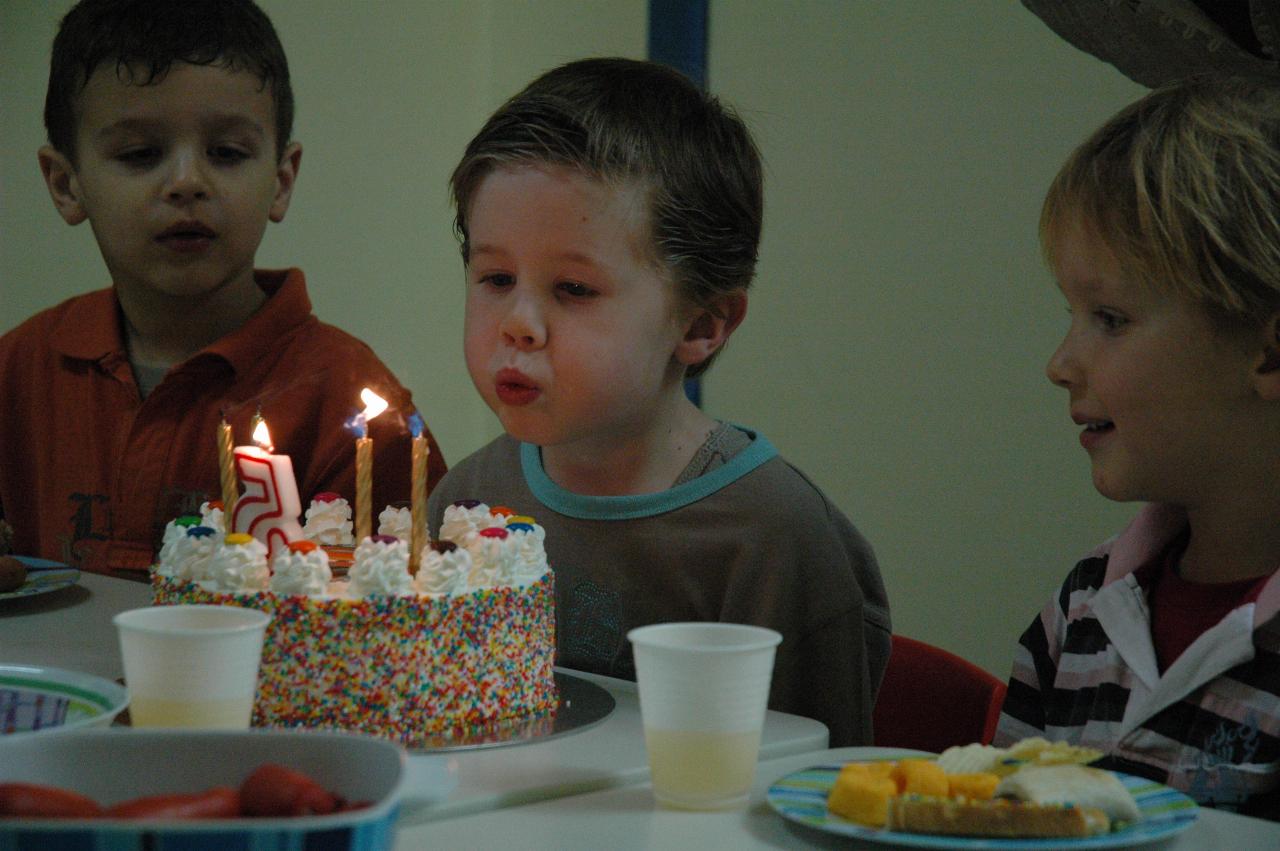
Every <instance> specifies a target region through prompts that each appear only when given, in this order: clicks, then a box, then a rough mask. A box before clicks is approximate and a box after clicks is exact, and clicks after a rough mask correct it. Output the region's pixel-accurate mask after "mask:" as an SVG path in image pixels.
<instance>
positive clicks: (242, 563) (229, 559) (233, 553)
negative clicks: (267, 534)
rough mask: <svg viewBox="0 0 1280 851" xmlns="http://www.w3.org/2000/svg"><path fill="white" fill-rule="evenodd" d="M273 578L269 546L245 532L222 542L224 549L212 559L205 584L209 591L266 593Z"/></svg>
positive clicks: (228, 536)
mask: <svg viewBox="0 0 1280 851" xmlns="http://www.w3.org/2000/svg"><path fill="white" fill-rule="evenodd" d="M270 577H271V571H270V570H269V569H268V568H267V546H266V544H264V543H262V542H261V541H259V540H258V539H257V538H254V537H251V536H249V535H246V534H244V533H242V532H233V533H232V534H230V535H227V536H226V538H224V539H223V542H222V549H220V550H218V551H217V552H216V553H215V554H214V556H213V558H211V559H210V560H209V570H208V577H207V579H206V582H205V585H206V589H207V590H210V591H222V592H227V593H232V594H239V593H247V592H254V591H265V590H267V582H268V580H269V579H270Z"/></svg>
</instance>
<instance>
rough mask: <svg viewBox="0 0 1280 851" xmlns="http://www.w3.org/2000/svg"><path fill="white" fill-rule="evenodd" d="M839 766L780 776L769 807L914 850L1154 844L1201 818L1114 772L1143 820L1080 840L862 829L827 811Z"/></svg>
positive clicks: (1150, 784)
mask: <svg viewBox="0 0 1280 851" xmlns="http://www.w3.org/2000/svg"><path fill="white" fill-rule="evenodd" d="M843 767H844V766H843V764H835V765H815V766H812V767H810V768H806V769H804V770H803V771H796V772H793V773H791V774H788V775H787V776H786V777H783V778H781V779H780V780H778V781H777V782H776V783H774V784H773V785H772V786H770V787H769V793H768V800H769V805H770V806H772V807H773V808H774V810H776V811H777V812H778V813H779V814H780V815H781V816H782V817H783V818H785V819H788V820H790V821H793V822H797V823H799V824H803V825H807V826H808V827H812V828H815V829H817V830H821V831H825V832H827V833H834V834H838V835H840V836H853V837H856V838H858V839H863V840H867V841H869V842H883V843H888V844H893V845H898V846H907V847H915V848H949V849H963V851H977V849H1000V851H1014V849H1051V848H1069V849H1076V848H1127V847H1130V846H1133V845H1140V844H1145V843H1148V842H1154V841H1156V840H1158V839H1164V838H1165V837H1168V836H1173V835H1174V834H1175V833H1181V832H1182V831H1184V830H1186V829H1187V828H1188V827H1190V826H1191V825H1192V824H1193V823H1194V822H1195V820H1196V818H1197V817H1198V816H1199V812H1200V810H1199V807H1197V806H1196V802H1195V801H1193V800H1191V799H1190V798H1188V797H1187V796H1186V795H1184V794H1182V793H1181V792H1179V791H1177V790H1176V789H1170V788H1169V787H1168V786H1165V785H1163V784H1161V783H1156V782H1155V781H1154V780H1147V779H1146V778H1144V777H1135V776H1133V775H1131V774H1120V773H1118V772H1117V773H1116V777H1118V778H1120V781H1121V782H1122V783H1124V785H1125V786H1126V787H1127V788H1128V789H1129V792H1130V793H1131V794H1132V795H1133V799H1134V801H1136V802H1137V804H1138V809H1139V811H1141V813H1142V821H1140V822H1136V823H1134V824H1129V825H1126V826H1125V827H1123V828H1121V829H1119V830H1114V831H1112V832H1111V833H1106V834H1102V835H1100V836H1088V837H1081V838H1078V839H1063V838H1053V839H1021V838H996V837H973V836H943V835H941V834H935V833H904V832H902V831H895V830H885V829H883V828H875V827H866V826H865V825H861V824H858V823H856V822H852V821H849V820H848V819H844V818H841V817H840V816H838V815H835V814H834V813H831V812H829V811H828V810H827V795H828V793H830V792H831V787H832V786H833V785H834V784H835V780H836V775H837V774H839V773H840V769H841V768H843Z"/></svg>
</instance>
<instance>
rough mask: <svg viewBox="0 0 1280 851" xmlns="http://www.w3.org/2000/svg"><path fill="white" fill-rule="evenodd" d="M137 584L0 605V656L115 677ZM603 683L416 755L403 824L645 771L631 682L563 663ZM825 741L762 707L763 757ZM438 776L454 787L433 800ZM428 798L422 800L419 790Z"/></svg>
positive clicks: (632, 780)
mask: <svg viewBox="0 0 1280 851" xmlns="http://www.w3.org/2000/svg"><path fill="white" fill-rule="evenodd" d="M150 602H151V589H150V587H149V586H147V585H144V584H142V583H136V582H130V581H128V580H124V579H111V578H107V577H102V576H97V575H93V574H82V575H81V581H80V585H79V586H77V587H75V588H70V589H66V590H64V591H59V592H57V593H55V594H48V595H42V596H38V597H31V598H28V599H25V600H15V601H11V602H9V603H8V604H6V605H5V606H0V662H20V663H26V664H35V665H49V666H53V667H60V668H70V669H72V670H77V671H84V672H86V673H91V674H96V675H98V676H101V677H107V678H110V679H115V678H117V677H120V676H122V674H123V668H122V666H121V662H120V651H119V646H118V644H117V638H116V631H115V627H114V626H113V625H112V623H111V618H112V616H113V615H115V614H116V613H117V612H121V611H125V610H126V609H131V608H136V607H139V606H146V605H149V604H150ZM566 673H571V674H573V675H574V676H578V677H582V678H584V679H588V680H591V681H592V682H596V683H598V684H600V685H602V686H603V687H604V688H605V689H606V690H607V691H608V692H609V693H610V694H611V695H612V696H613V699H614V701H615V702H616V706H615V708H614V710H613V712H612V713H611V714H610V715H609V717H608V718H606V719H605V720H604V721H602V722H600V723H599V724H596V725H595V726H593V727H590V728H589V729H585V730H583V731H581V732H576V733H571V734H568V735H564V736H559V737H555V738H552V739H549V740H547V741H545V742H532V743H528V744H521V745H514V746H506V747H495V748H481V749H478V750H464V751H453V752H449V753H447V754H443V755H436V754H421V753H419V754H413V755H411V756H410V757H409V779H408V782H407V784H406V788H405V802H404V806H403V809H402V815H401V824H402V825H406V826H412V825H415V824H421V823H424V822H427V821H438V820H440V819H446V818H454V817H458V816H463V815H467V814H472V813H478V812H485V811H490V810H495V809H501V808H505V807H512V806H518V805H521V804H528V803H531V802H537V801H544V800H547V799H551V798H557V797H563V796H566V795H578V794H583V793H589V792H595V791H599V790H607V789H611V788H616V787H620V786H625V785H627V784H637V783H642V782H645V781H647V780H648V777H649V769H648V759H647V756H646V755H645V750H644V733H643V729H642V727H641V724H640V706H639V701H638V698H637V695H636V688H635V683H632V682H628V681H626V680H617V679H612V678H610V677H597V676H593V675H590V674H583V673H579V672H566ZM826 746H827V728H826V726H825V725H824V724H822V723H821V722H819V721H814V720H813V719H810V718H802V717H800V716H798V715H788V714H785V713H782V712H769V713H767V715H766V717H765V726H764V733H763V735H762V737H761V744H760V751H761V755H762V757H763V758H771V757H781V756H785V755H787V754H794V753H803V752H804V751H812V750H817V749H820V748H824V747H826ZM442 784H449V785H451V786H454V788H453V789H452V791H451V792H450V794H449V795H448V797H447V798H444V799H443V800H438V799H437V795H438V792H439V790H440V788H441V785H442ZM424 795H425V796H428V797H429V798H430V799H432V800H429V801H426V800H424V799H423V796H424Z"/></svg>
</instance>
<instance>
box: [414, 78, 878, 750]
mask: <svg viewBox="0 0 1280 851" xmlns="http://www.w3.org/2000/svg"><path fill="white" fill-rule="evenodd" d="M451 186H452V190H453V196H454V201H455V204H456V210H457V219H456V229H457V232H458V234H459V236H460V237H461V240H462V256H463V260H464V263H465V266H466V287H467V294H466V320H465V321H466V327H465V333H464V337H465V344H464V345H465V350H466V361H467V368H468V370H469V371H470V373H471V378H472V381H473V382H474V383H475V385H476V389H477V390H478V391H479V392H480V395H481V396H482V397H483V398H484V400H485V402H486V403H487V404H488V405H489V407H490V408H492V409H493V411H494V412H495V413H496V414H497V416H498V418H499V419H500V420H501V422H502V425H503V428H504V430H505V431H506V434H505V435H504V436H502V437H500V438H498V439H497V440H495V441H494V442H492V443H491V444H489V445H488V446H486V447H484V448H482V449H481V450H479V451H478V452H476V453H475V454H473V455H472V456H470V457H469V458H467V459H466V460H464V461H463V462H462V463H461V464H460V465H458V466H457V467H456V468H455V469H454V470H452V471H451V472H450V474H449V475H447V476H446V477H445V479H444V481H443V482H442V483H441V485H440V487H439V488H437V489H436V490H435V491H434V493H433V494H432V498H431V526H432V528H434V529H439V528H440V524H441V521H442V519H443V515H444V512H445V509H446V508H447V507H448V506H449V505H450V504H451V502H453V501H455V500H459V499H471V498H474V499H480V500H483V501H485V502H486V503H488V504H489V505H494V506H496V505H503V506H506V507H509V508H511V509H512V510H513V511H515V512H517V513H518V514H526V515H531V516H533V517H535V518H536V520H537V521H538V522H539V523H541V524H542V525H543V526H544V527H545V528H546V549H547V555H548V560H549V562H550V563H551V566H552V567H553V568H554V570H555V573H556V598H557V601H556V602H557V612H556V617H557V621H556V627H557V649H558V654H557V662H558V664H560V665H564V666H567V667H569V668H574V669H578V670H584V671H591V672H596V673H600V674H607V675H610V676H616V677H625V678H631V679H634V677H635V668H634V664H633V661H632V655H631V650H630V647H629V646H628V645H627V643H626V640H625V635H626V633H627V631H628V630H629V629H631V628H632V627H636V626H640V625H643V624H649V623H656V622H661V621H674V620H701V621H732V622H739V623H749V624H757V625H761V626H767V627H771V628H773V629H776V630H778V631H779V632H781V633H782V635H783V640H782V645H781V646H780V647H779V648H778V655H777V662H776V665H775V669H774V674H773V685H772V694H771V696H770V706H771V707H772V708H774V709H779V710H783V711H787V712H793V713H797V714H801V715H807V716H810V717H813V718H817V719H819V720H821V721H823V722H824V723H825V724H826V725H827V726H828V728H829V729H830V732H831V743H832V744H833V745H852V744H869V743H870V742H871V709H872V705H873V703H874V701H875V695H876V690H877V688H878V686H879V682H880V678H881V676H882V674H883V673H884V667H885V664H886V662H887V660H888V656H889V629H890V627H889V610H888V601H887V599H886V597H885V593H884V587H883V583H882V581H881V578H880V572H879V568H878V567H877V565H876V561H875V557H874V555H873V554H872V551H871V547H870V545H869V544H868V543H867V542H866V540H865V539H864V538H863V537H862V536H861V535H860V534H859V533H858V531H857V530H856V529H855V528H854V527H853V525H852V524H851V523H850V522H849V521H848V520H847V519H846V518H845V517H844V515H843V514H841V513H840V511H839V509H837V508H836V507H835V506H834V505H833V504H832V503H831V502H830V501H829V500H828V499H827V498H826V496H825V495H823V493H822V492H821V491H819V490H818V489H817V488H816V487H815V486H814V485H813V484H812V483H811V482H810V481H809V480H808V479H806V478H805V477H804V475H803V474H801V473H800V472H799V471H798V470H796V469H795V468H794V467H792V466H791V465H790V464H788V463H787V462H786V461H784V460H783V459H782V458H781V457H780V456H779V455H778V453H777V450H775V449H774V448H773V446H772V445H771V444H770V443H769V442H768V441H767V440H766V439H765V437H764V436H763V435H761V434H759V433H758V432H755V431H752V430H750V429H746V428H741V427H738V426H734V425H730V424H728V423H724V422H720V421H717V420H715V419H712V418H711V417H710V416H708V415H707V414H706V413H704V412H703V411H701V410H700V409H699V408H697V407H696V406H695V405H693V404H692V403H691V402H690V401H689V399H688V398H687V397H686V396H685V393H684V389H683V384H684V380H685V378H686V377H689V376H695V375H699V374H701V373H702V372H703V371H705V370H706V368H707V367H708V366H709V365H710V363H711V361H712V360H713V359H714V357H715V355H716V353H717V352H718V351H719V350H720V348H721V347H722V346H723V345H724V343H725V341H726V340H727V339H728V338H729V336H730V335H731V334H732V333H733V331H734V329H735V328H737V326H738V324H739V323H740V322H741V321H742V319H743V317H744V316H745V315H746V310H747V286H748V284H749V283H750V281H751V277H752V274H753V272H754V268H755V262H756V252H757V245H758V242H759V238H760V223H761V209H762V187H761V167H760V160H759V155H758V153H757V151H756V147H755V144H754V143H753V141H752V139H751V137H750V135H749V133H748V132H747V129H746V127H745V126H744V125H743V124H742V122H741V121H740V120H739V119H738V118H737V117H736V116H735V115H734V114H733V113H732V112H730V111H729V110H728V109H726V108H724V107H723V106H721V105H720V103H719V102H718V101H716V99H715V98H712V97H709V96H707V95H705V94H704V93H703V92H701V91H699V90H698V88H697V87H696V86H694V85H693V84H692V83H690V82H689V81H688V80H687V79H685V78H684V77H682V76H681V75H680V74H678V73H676V72H675V71H672V70H670V69H668V68H664V67H662V66H660V65H656V64H652V63H647V62H637V61H632V60H625V59H593V60H584V61H579V62H573V63H570V64H567V65H564V66H562V67H560V68H557V69H555V70H552V71H550V72H548V73H547V74H544V75H543V76H541V77H539V78H538V79H537V80H535V81H534V82H533V83H531V84H530V85H529V86H528V87H527V88H526V89H524V91H522V92H520V93H519V94H517V95H516V96H515V97H513V98H512V99H511V100H510V101H508V102H507V103H506V104H505V105H504V106H503V107H501V108H500V109H499V110H498V111H497V112H496V113H495V114H494V115H493V116H492V117H491V118H490V119H489V121H488V123H486V124H485V126H484V127H483V128H482V129H481V130H480V132H479V133H478V134H477V135H476V137H475V138H474V139H473V140H472V141H471V143H470V145H469V146H468V147H467V150H466V152H465V154H464V155H463V158H462V161H461V162H460V163H459V165H458V166H457V168H456V169H455V171H454V174H453V177H452V181H451Z"/></svg>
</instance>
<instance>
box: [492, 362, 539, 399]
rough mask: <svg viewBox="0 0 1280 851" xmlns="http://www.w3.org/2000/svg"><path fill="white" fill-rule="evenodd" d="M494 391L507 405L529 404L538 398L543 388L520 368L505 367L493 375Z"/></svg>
mask: <svg viewBox="0 0 1280 851" xmlns="http://www.w3.org/2000/svg"><path fill="white" fill-rule="evenodd" d="M493 380H494V391H495V392H496V393H497V394H498V398H499V399H500V400H502V402H503V403H504V404H507V405H527V404H529V403H530V402H532V401H533V400H534V399H537V398H538V396H539V395H541V393H542V388H540V387H539V386H538V385H537V382H535V381H534V380H533V379H532V378H530V377H529V376H527V375H525V374H524V373H523V372H521V371H520V370H518V369H512V368H510V367H505V368H503V369H500V370H498V372H497V374H496V375H494V377H493Z"/></svg>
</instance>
